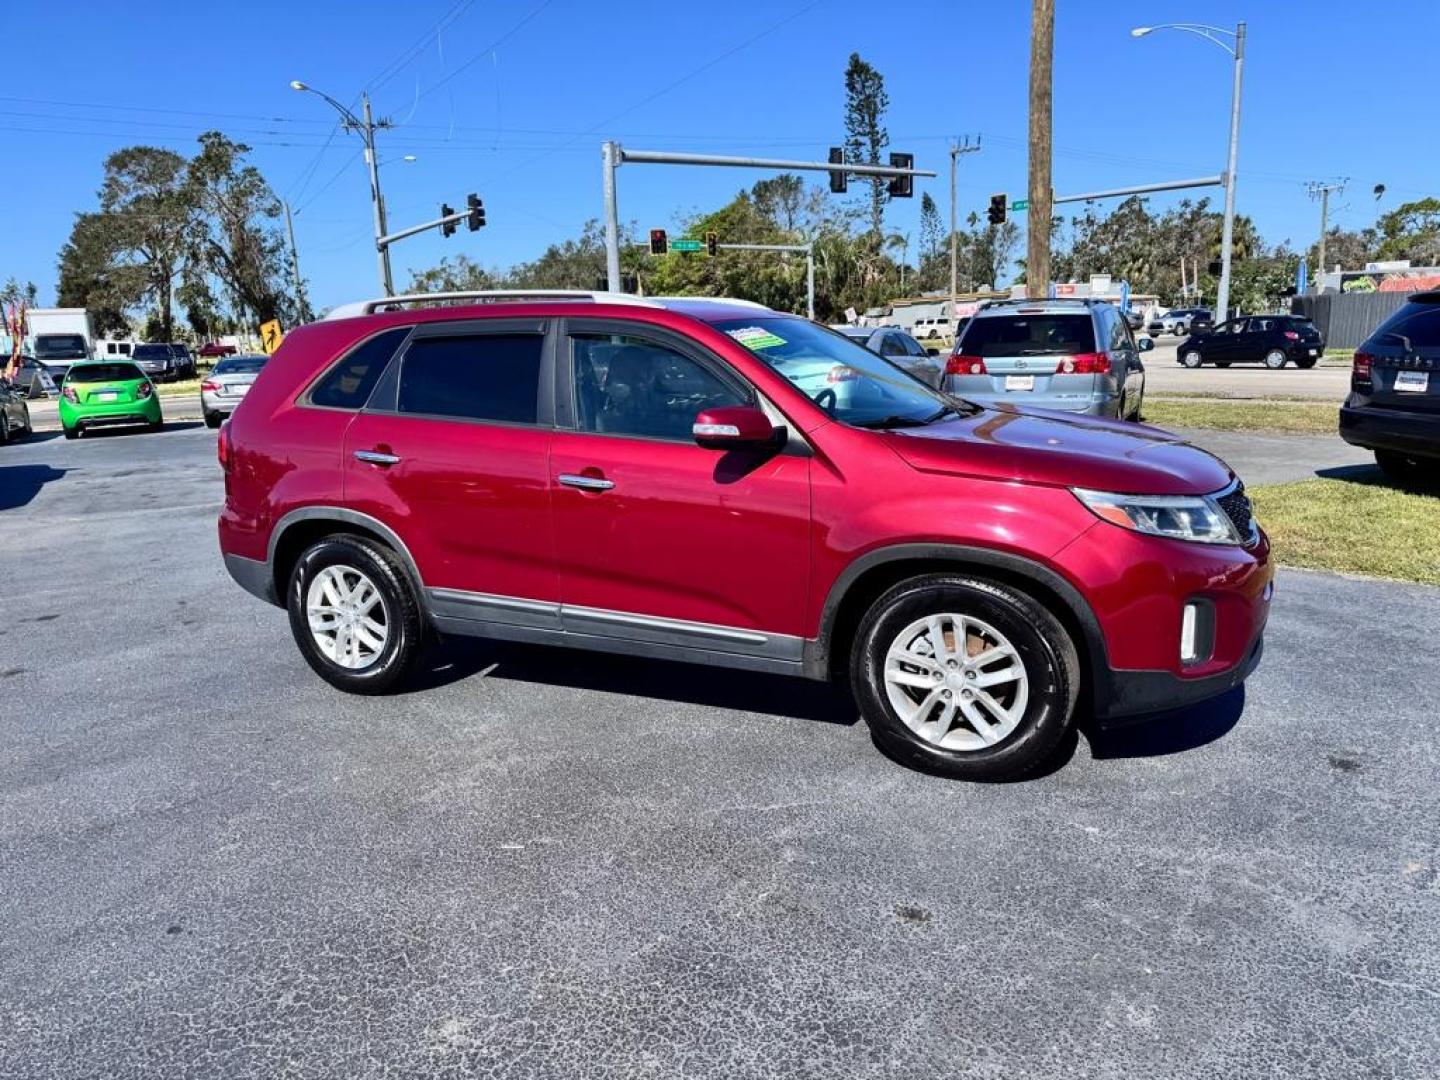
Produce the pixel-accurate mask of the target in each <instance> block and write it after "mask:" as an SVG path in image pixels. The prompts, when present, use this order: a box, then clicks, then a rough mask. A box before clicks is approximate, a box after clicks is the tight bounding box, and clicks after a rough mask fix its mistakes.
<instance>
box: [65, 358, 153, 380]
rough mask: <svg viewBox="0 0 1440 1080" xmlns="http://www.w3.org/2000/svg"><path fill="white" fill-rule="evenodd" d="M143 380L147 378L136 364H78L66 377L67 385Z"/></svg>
mask: <svg viewBox="0 0 1440 1080" xmlns="http://www.w3.org/2000/svg"><path fill="white" fill-rule="evenodd" d="M143 378H145V376H144V375H143V374H141V372H140V369H139V368H137V367H136V366H135V365H134V364H119V363H116V364H76V365H75V366H74V367H72V368H71V369H70V371H69V373H68V374H67V375H66V376H65V381H66V382H67V383H98V382H121V381H123V380H126V379H143Z"/></svg>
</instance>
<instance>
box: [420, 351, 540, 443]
mask: <svg viewBox="0 0 1440 1080" xmlns="http://www.w3.org/2000/svg"><path fill="white" fill-rule="evenodd" d="M544 346H545V339H544V337H542V336H541V335H539V334H470V335H467V336H464V337H453V338H439V337H434V338H420V339H418V340H416V341H414V342H411V344H410V348H409V349H407V350H406V351H405V360H404V365H405V366H404V367H402V368H401V369H400V403H399V404H400V411H401V412H404V413H423V414H425V415H427V416H454V417H458V418H461V419H465V420H502V421H506V422H509V423H513V424H533V423H535V421H536V418H537V413H538V407H537V399H538V397H539V391H540V354H541V352H542V350H543V349H544Z"/></svg>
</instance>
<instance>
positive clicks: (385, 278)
mask: <svg viewBox="0 0 1440 1080" xmlns="http://www.w3.org/2000/svg"><path fill="white" fill-rule="evenodd" d="M290 88H291V89H292V90H301V91H305V92H308V93H311V94H314V95H316V96H317V97H321V98H324V99H325V101H326V102H327V103H328V104H329V105H330V107H331V108H332V109H334V110H335V111H336V112H338V113H339V114H340V116H341V126H342V127H344V128H345V130H346V131H354V132H356V133H357V134H358V135H359V136H360V138H361V139H363V140H364V142H365V165H366V167H367V168H368V169H369V171H370V205H371V208H372V209H373V210H374V212H375V258H376V263H377V267H378V269H379V272H380V288H381V290H382V291H383V292H384V294H385V295H386V296H394V295H395V283H394V280H393V278H392V277H391V275H390V252H389V250H388V249H387V248H386V247H385V245H383V244H381V243H380V238H381V237H382V236H384V235H385V233H386V231H387V230H386V227H385V197H384V196H383V195H382V194H381V193H380V160H379V157H378V156H377V155H376V153H375V130H376V129H377V128H388V127H389V126H390V122H389V121H388V120H381V121H380V122H379V123H376V121H375V118H374V117H373V116H372V115H371V112H370V95H369V94H368V93H362V94H361V95H360V97H361V101H362V103H363V108H362V110H361V113H362V115H363V117H364V119H363V120H362V119H360V117H357V116H356V115H355V114H354V113H353V112H351V111H350V110H349V109H347V108H346V107H345V106H344V105H341V104H340V102H338V101H336V100H335V99H334V98H332V97H331V96H330V95H329V94H327V93H325V92H324V91H323V90H316V89H315V88H314V87H313V86H307V85H306V84H305V83H303V82H301V81H300V80H299V79H294V80H292V81H291V83H290Z"/></svg>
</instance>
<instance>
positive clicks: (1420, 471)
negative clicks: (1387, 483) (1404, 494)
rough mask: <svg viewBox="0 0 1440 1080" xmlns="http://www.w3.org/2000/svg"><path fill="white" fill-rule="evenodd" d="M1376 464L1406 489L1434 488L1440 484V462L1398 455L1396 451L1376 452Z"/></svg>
mask: <svg viewBox="0 0 1440 1080" xmlns="http://www.w3.org/2000/svg"><path fill="white" fill-rule="evenodd" d="M1375 464H1377V465H1379V466H1380V471H1381V472H1383V473H1384V474H1385V475H1386V476H1388V477H1389V478H1390V479H1391V480H1394V481H1395V482H1396V483H1397V484H1403V485H1405V486H1406V487H1432V486H1434V485H1436V484H1440V462H1436V461H1431V460H1427V459H1426V458H1419V457H1414V456H1412V455H1410V454H1401V453H1397V452H1396V451H1394V450H1376V451H1375Z"/></svg>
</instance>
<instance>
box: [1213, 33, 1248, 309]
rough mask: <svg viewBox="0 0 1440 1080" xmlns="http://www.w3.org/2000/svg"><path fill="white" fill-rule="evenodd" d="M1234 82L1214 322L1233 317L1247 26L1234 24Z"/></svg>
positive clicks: (1231, 92)
mask: <svg viewBox="0 0 1440 1080" xmlns="http://www.w3.org/2000/svg"><path fill="white" fill-rule="evenodd" d="M1234 56H1235V82H1234V86H1233V87H1232V89H1231V91H1230V153H1229V156H1228V157H1227V159H1226V163H1225V224H1224V225H1223V226H1222V228H1221V230H1220V287H1219V288H1218V289H1217V290H1216V293H1215V321H1216V322H1217V323H1218V322H1223V321H1224V320H1226V319H1228V318H1229V317H1230V248H1231V245H1232V242H1233V241H1234V239H1235V159H1236V158H1237V157H1238V156H1239V154H1240V83H1241V78H1242V76H1243V75H1244V72H1245V24H1244V23H1243V22H1242V23H1236V24H1235V52H1234Z"/></svg>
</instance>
